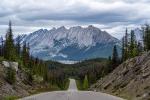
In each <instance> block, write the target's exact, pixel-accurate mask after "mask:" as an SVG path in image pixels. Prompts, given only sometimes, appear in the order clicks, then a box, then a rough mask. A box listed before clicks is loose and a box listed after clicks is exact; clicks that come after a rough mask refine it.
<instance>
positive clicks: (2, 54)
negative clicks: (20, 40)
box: [0, 36, 4, 57]
mask: <svg viewBox="0 0 150 100" xmlns="http://www.w3.org/2000/svg"><path fill="white" fill-rule="evenodd" d="M0 56H2V57H3V56H4V39H3V37H2V36H1V46H0Z"/></svg>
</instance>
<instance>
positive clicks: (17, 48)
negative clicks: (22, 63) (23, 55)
mask: <svg viewBox="0 0 150 100" xmlns="http://www.w3.org/2000/svg"><path fill="white" fill-rule="evenodd" d="M20 42H21V37H20V36H18V37H17V38H16V53H17V56H18V57H19V58H20V51H21V50H20V49H21V46H20Z"/></svg>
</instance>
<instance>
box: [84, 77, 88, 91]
mask: <svg viewBox="0 0 150 100" xmlns="http://www.w3.org/2000/svg"><path fill="white" fill-rule="evenodd" d="M88 87H89V81H88V77H87V75H85V77H84V81H83V88H84V89H87V88H88Z"/></svg>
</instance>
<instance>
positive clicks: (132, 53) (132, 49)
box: [129, 30, 137, 58]
mask: <svg viewBox="0 0 150 100" xmlns="http://www.w3.org/2000/svg"><path fill="white" fill-rule="evenodd" d="M129 51H130V58H133V57H135V56H137V43H136V39H135V34H134V31H133V30H132V31H131V40H130V50H129Z"/></svg>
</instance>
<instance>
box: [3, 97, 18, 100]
mask: <svg viewBox="0 0 150 100" xmlns="http://www.w3.org/2000/svg"><path fill="white" fill-rule="evenodd" d="M17 99H18V97H16V96H6V97H4V99H3V100H17Z"/></svg>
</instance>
